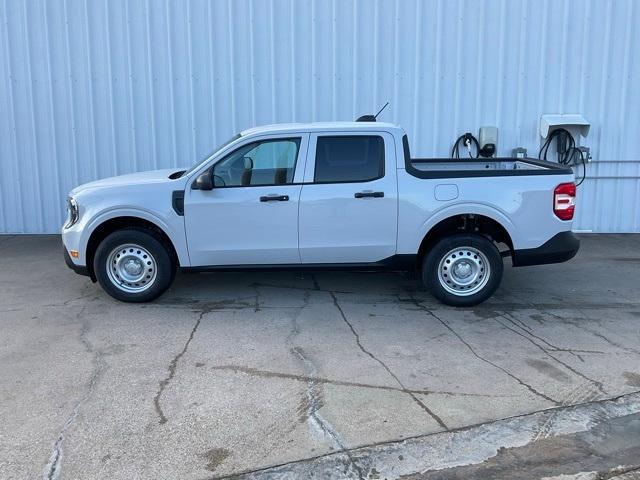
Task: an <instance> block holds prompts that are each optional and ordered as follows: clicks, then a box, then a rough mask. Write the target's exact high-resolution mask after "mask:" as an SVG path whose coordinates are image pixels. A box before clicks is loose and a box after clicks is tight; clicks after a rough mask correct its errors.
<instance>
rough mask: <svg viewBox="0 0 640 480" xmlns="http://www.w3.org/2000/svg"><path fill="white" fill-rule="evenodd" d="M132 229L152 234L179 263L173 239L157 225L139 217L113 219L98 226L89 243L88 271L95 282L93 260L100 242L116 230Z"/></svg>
mask: <svg viewBox="0 0 640 480" xmlns="http://www.w3.org/2000/svg"><path fill="white" fill-rule="evenodd" d="M132 227H133V228H139V229H142V230H145V231H148V232H150V233H152V235H153V236H154V237H156V238H157V239H158V240H160V242H161V243H162V244H163V245H164V246H165V247H166V248H167V250H168V251H169V255H170V256H171V258H172V259H173V261H174V262H175V263H178V254H177V253H176V249H175V247H174V246H173V243H172V242H171V239H170V238H169V236H168V235H167V234H166V233H165V232H164V231H163V230H162V229H161V228H160V227H158V226H157V225H156V224H154V223H153V222H150V221H148V220H144V219H142V218H138V217H116V218H111V219H109V220H107V221H106V222H104V223H101V224H100V225H98V227H97V228H96V229H95V230H94V231H93V232H92V233H91V236H90V237H89V242H88V243H87V255H86V262H87V269H88V271H89V276H90V277H91V279H92V280H93V281H95V279H96V276H95V272H94V271H93V258H94V256H95V254H96V250H97V249H98V245H100V242H102V240H104V239H105V238H107V236H108V235H110V234H112V233H113V232H115V231H116V230H122V229H123V228H132Z"/></svg>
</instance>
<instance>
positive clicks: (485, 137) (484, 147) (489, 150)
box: [478, 127, 498, 158]
mask: <svg viewBox="0 0 640 480" xmlns="http://www.w3.org/2000/svg"><path fill="white" fill-rule="evenodd" d="M478 143H479V144H480V156H481V157H486V158H489V157H493V156H494V155H495V154H496V152H497V151H498V127H480V133H479V135H478Z"/></svg>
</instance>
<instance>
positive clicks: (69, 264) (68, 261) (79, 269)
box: [62, 245, 91, 277]
mask: <svg viewBox="0 0 640 480" xmlns="http://www.w3.org/2000/svg"><path fill="white" fill-rule="evenodd" d="M62 250H63V251H64V263H66V264H67V267H69V268H70V269H71V270H73V271H74V272H76V273H78V274H80V275H86V276H87V277H89V276H91V275H90V274H89V269H88V268H87V267H85V266H84V265H76V264H75V263H73V260H71V257H70V256H69V252H68V251H67V247H65V246H64V245H63V246H62Z"/></svg>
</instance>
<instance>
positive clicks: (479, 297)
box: [422, 233, 503, 307]
mask: <svg viewBox="0 0 640 480" xmlns="http://www.w3.org/2000/svg"><path fill="white" fill-rule="evenodd" d="M458 258H459V259H458ZM451 262H453V263H451ZM487 263H488V268H487V265H486V264H487ZM450 267H453V270H452V268H450ZM455 272H461V274H462V275H464V274H466V277H463V276H462V275H460V276H457V275H456V273H455ZM467 272H471V273H467ZM502 272H503V264H502V256H501V255H500V252H499V251H498V249H497V247H496V246H495V245H494V244H493V243H492V242H491V241H489V240H487V239H486V238H485V237H482V236H480V235H474V234H467V233H461V234H455V235H451V236H449V237H445V238H443V239H441V240H439V241H438V242H437V243H435V244H434V245H433V247H432V248H431V249H430V250H429V252H428V253H427V254H426V255H425V257H424V260H423V263H422V281H423V282H424V284H425V286H426V287H427V289H429V291H431V293H432V294H433V296H434V297H436V298H437V299H438V300H440V301H441V302H442V303H444V304H446V305H452V306H455V307H470V306H473V305H478V304H479V303H482V302H484V301H485V300H486V299H488V298H489V297H490V296H491V295H493V293H494V292H495V291H496V289H497V288H498V286H499V285H500V281H501V280H502ZM456 279H457V280H458V281H456ZM467 282H470V283H467Z"/></svg>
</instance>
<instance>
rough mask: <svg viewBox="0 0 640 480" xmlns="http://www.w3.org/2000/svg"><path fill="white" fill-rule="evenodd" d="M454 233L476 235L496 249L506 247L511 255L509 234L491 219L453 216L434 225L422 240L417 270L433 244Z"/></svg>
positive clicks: (475, 216) (474, 215) (511, 248)
mask: <svg viewBox="0 0 640 480" xmlns="http://www.w3.org/2000/svg"><path fill="white" fill-rule="evenodd" d="M454 233H476V234H479V235H482V236H484V237H486V238H488V239H489V240H491V241H492V242H493V243H495V244H496V245H497V246H498V248H500V244H504V245H506V246H507V249H508V250H506V252H508V253H513V242H512V240H511V237H510V236H509V233H508V232H507V231H506V230H505V228H504V227H503V226H502V225H500V223H498V222H496V221H495V220H494V219H493V218H489V217H485V216H484V215H476V214H472V213H468V214H464V215H455V216H453V217H449V218H446V219H444V220H442V221H441V222H439V223H437V224H436V225H434V226H433V227H432V228H431V230H429V232H428V233H427V234H426V235H425V237H424V238H423V239H422V243H421V244H420V248H419V249H418V258H417V262H418V268H421V267H422V259H423V258H424V256H425V255H426V253H427V252H428V251H429V249H430V248H431V246H432V245H433V244H434V243H435V242H437V241H438V240H440V239H441V238H443V237H446V236H448V235H452V234H454Z"/></svg>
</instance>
